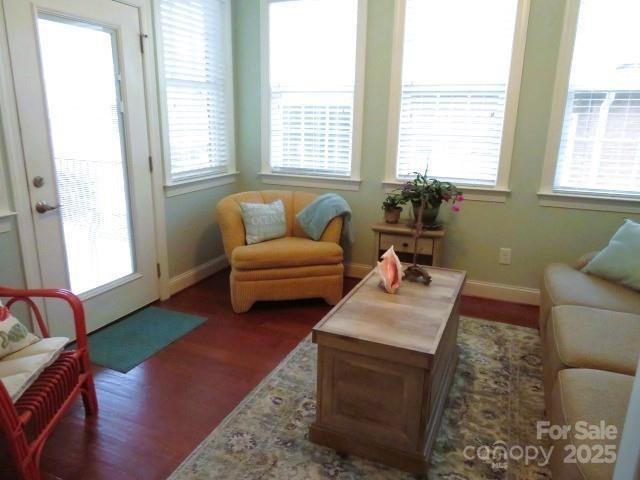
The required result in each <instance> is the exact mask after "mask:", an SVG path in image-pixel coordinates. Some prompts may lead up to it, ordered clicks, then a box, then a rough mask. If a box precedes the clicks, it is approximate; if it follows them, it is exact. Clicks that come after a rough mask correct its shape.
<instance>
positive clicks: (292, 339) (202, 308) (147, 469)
mask: <svg viewBox="0 0 640 480" xmlns="http://www.w3.org/2000/svg"><path fill="white" fill-rule="evenodd" d="M357 282H358V281H357V280H355V279H347V280H346V282H345V290H346V291H347V290H349V289H351V288H353V286H355V285H356V283H357ZM158 305H159V306H162V307H165V308H169V309H173V310H178V311H182V312H187V313H192V314H195V315H201V316H204V317H207V322H205V323H204V324H203V325H202V326H200V327H199V328H197V329H195V330H193V331H191V332H190V333H188V334H187V335H185V336H184V337H182V338H181V339H180V340H178V341H176V342H175V343H173V344H171V345H170V346H168V347H167V348H165V349H164V350H162V351H161V352H159V353H158V354H156V355H154V356H153V357H152V358H150V359H149V360H147V361H146V362H144V363H142V364H141V365H139V366H137V367H136V368H134V369H133V370H131V371H130V372H129V373H127V374H122V373H119V372H115V371H113V370H108V369H104V368H101V367H94V373H95V379H96V385H97V389H98V401H99V403H100V413H99V415H98V416H97V417H95V418H91V419H85V417H84V411H83V409H82V406H81V402H80V401H78V402H77V404H76V406H75V407H74V408H73V409H72V411H71V412H70V413H69V414H68V415H67V416H66V417H65V418H64V419H63V420H62V421H61V423H60V424H59V425H58V427H57V428H56V430H55V432H54V433H53V435H52V436H51V437H50V439H49V441H48V442H47V443H46V446H45V448H44V453H43V458H42V470H43V472H44V478H45V479H47V480H53V479H64V480H72V479H91V480H102V479H104V480H107V479H108V480H128V479H140V480H142V479H145V480H146V479H164V478H166V477H167V476H168V475H169V474H170V473H171V472H172V471H173V470H174V469H175V468H176V467H177V466H178V465H179V464H180V462H182V460H183V459H184V458H185V457H186V456H187V455H188V454H189V453H190V452H191V451H192V450H193V449H194V448H195V447H196V446H197V445H198V444H199V443H200V442H201V441H202V440H203V439H204V438H205V437H206V436H207V435H208V434H209V433H210V432H211V431H212V430H213V429H214V428H215V427H216V425H218V424H219V423H220V421H221V420H222V419H223V418H224V417H225V416H226V415H227V414H228V413H229V412H230V411H231V410H232V409H233V408H234V407H235V406H236V405H237V404H238V403H239V402H240V401H241V400H242V399H243V398H244V397H245V396H246V395H247V394H248V393H249V392H250V391H251V390H252V389H253V388H254V387H255V386H256V385H257V384H258V383H259V382H260V380H261V379H262V378H264V377H265V375H267V374H268V373H269V372H270V371H271V370H272V369H273V368H275V367H276V365H278V363H280V361H281V360H282V359H283V358H284V357H285V356H286V355H287V353H288V352H290V351H291V350H292V349H293V348H294V347H295V346H296V345H297V344H298V343H299V342H300V341H301V340H302V339H303V338H304V337H305V336H306V335H307V334H308V333H309V332H310V331H311V328H312V327H313V326H314V325H315V324H316V323H317V322H318V321H319V320H320V319H321V318H322V316H323V315H324V314H326V313H327V312H328V311H329V309H330V307H329V306H328V305H326V304H324V303H323V302H322V301H321V300H317V301H316V300H308V301H295V302H279V303H260V304H257V305H256V306H255V307H254V308H253V309H252V310H251V311H250V312H249V313H247V314H242V315H236V314H234V313H233V311H232V310H231V305H230V303H229V286H228V271H223V272H220V273H218V274H216V275H214V276H212V277H210V278H209V279H207V280H205V281H203V282H202V283H200V284H198V285H195V286H193V287H191V288H189V289H187V290H185V291H183V292H181V293H179V294H177V295H175V296H174V297H172V298H171V299H170V300H168V301H166V302H159V303H158ZM462 314H463V315H468V316H474V317H479V318H485V319H489V320H495V321H501V322H507V323H511V324H516V325H524V326H531V327H535V325H536V318H537V314H538V309H537V307H531V306H526V305H516V304H509V303H504V302H497V301H491V300H485V299H479V298H472V297H465V298H464V299H463V302H462Z"/></svg>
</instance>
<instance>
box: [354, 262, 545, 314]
mask: <svg viewBox="0 0 640 480" xmlns="http://www.w3.org/2000/svg"><path fill="white" fill-rule="evenodd" d="M372 268H373V267H371V266H370V265H365V264H363V263H345V265H344V274H345V275H346V276H347V277H353V278H364V277H365V276H366V275H367V273H369V272H370V271H371V269H372ZM462 293H463V294H464V295H469V296H471V297H480V298H490V299H492V300H502V301H503V302H511V303H524V304H525V305H540V290H538V289H536V288H529V287H519V286H516V285H507V284H504V283H492V282H483V281H480V280H473V279H468V280H467V281H466V282H465V285H464V291H463V292H462Z"/></svg>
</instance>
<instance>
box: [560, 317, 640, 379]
mask: <svg viewBox="0 0 640 480" xmlns="http://www.w3.org/2000/svg"><path fill="white" fill-rule="evenodd" d="M551 322H552V323H551V330H550V331H551V332H552V333H553V334H552V337H553V340H554V349H555V350H556V352H557V354H558V358H559V359H560V360H561V361H562V363H563V364H565V365H567V366H570V367H578V368H594V369H598V370H608V371H611V372H617V373H625V374H627V375H635V371H636V367H637V365H638V355H640V315H634V314H632V313H622V312H612V311H610V310H601V309H597V308H588V307H578V306H559V307H555V308H554V309H553V310H552V313H551Z"/></svg>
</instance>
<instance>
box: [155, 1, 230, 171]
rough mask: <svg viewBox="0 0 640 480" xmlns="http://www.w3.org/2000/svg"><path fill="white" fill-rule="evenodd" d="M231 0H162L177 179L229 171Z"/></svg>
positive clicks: (168, 113) (168, 120)
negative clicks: (229, 30)
mask: <svg viewBox="0 0 640 480" xmlns="http://www.w3.org/2000/svg"><path fill="white" fill-rule="evenodd" d="M228 7H229V6H228V4H227V0H159V18H160V22H159V23H160V35H161V42H162V48H161V51H162V58H161V62H162V67H163V68H162V70H163V73H164V79H163V80H164V91H165V98H166V109H167V110H166V116H167V118H166V123H167V130H168V132H167V134H168V140H169V142H168V143H169V156H170V176H171V179H172V180H181V179H184V178H189V177H197V176H203V175H211V174H216V173H222V172H225V171H227V169H228V166H229V161H230V159H229V156H230V148H229V147H230V146H229V143H230V138H229V137H230V135H229V125H228V118H229V109H230V108H232V107H231V106H230V105H229V96H228V94H227V81H228V69H229V68H230V63H229V61H230V59H229V58H228V51H229V50H228V45H227V41H228V40H227V39H228V37H227V33H228V32H227V28H228V26H227V18H228V17H227V14H228V12H227V8H228Z"/></svg>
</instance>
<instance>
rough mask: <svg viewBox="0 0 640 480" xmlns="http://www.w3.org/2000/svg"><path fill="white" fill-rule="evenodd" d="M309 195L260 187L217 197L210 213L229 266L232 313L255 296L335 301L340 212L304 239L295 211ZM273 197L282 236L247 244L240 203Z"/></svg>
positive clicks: (338, 295)
mask: <svg viewBox="0 0 640 480" xmlns="http://www.w3.org/2000/svg"><path fill="white" fill-rule="evenodd" d="M315 198H316V195H314V194H312V193H307V192H290V191H281V190H266V191H261V192H242V193H236V194H234V195H230V196H228V197H225V198H223V199H222V200H220V202H218V206H217V209H216V212H217V216H218V224H219V225H220V231H221V232H222V241H223V243H224V251H225V253H226V255H227V258H228V259H229V263H230V265H231V277H230V284H231V304H232V306H233V310H234V311H235V312H236V313H242V312H246V311H248V310H249V309H250V308H251V306H252V305H253V304H254V303H255V302H257V301H260V300H293V299H298V298H315V297H319V298H323V299H324V300H325V301H326V302H327V303H328V304H329V305H335V304H336V303H338V301H339V300H340V298H342V282H343V274H344V267H343V265H342V260H343V252H342V248H341V247H340V244H339V242H340V235H341V232H342V217H336V218H334V219H333V220H332V221H331V222H330V223H329V225H327V228H326V229H325V231H324V233H323V234H322V238H320V240H319V241H315V240H312V239H311V238H309V237H308V235H306V233H305V232H304V231H303V230H302V228H301V227H300V225H299V224H298V222H297V220H296V214H297V213H298V212H299V211H300V210H302V209H303V208H304V207H306V206H307V205H308V204H309V203H311V202H312V201H313V200H314V199H315ZM276 200H282V203H283V204H284V208H285V219H286V222H287V233H286V236H285V237H282V238H277V239H275V240H268V241H266V242H261V243H256V244H253V245H247V244H246V241H245V230H244V223H243V221H242V213H241V210H240V203H241V202H249V203H271V202H274V201H276Z"/></svg>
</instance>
